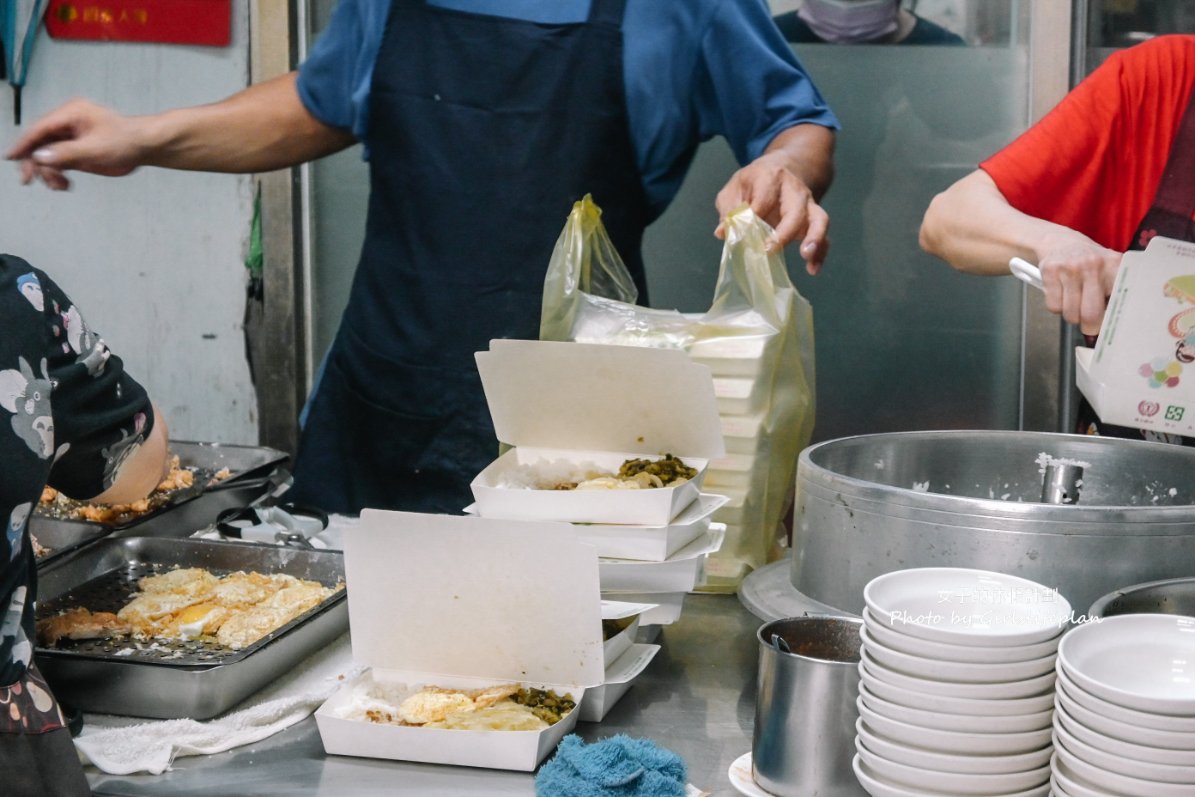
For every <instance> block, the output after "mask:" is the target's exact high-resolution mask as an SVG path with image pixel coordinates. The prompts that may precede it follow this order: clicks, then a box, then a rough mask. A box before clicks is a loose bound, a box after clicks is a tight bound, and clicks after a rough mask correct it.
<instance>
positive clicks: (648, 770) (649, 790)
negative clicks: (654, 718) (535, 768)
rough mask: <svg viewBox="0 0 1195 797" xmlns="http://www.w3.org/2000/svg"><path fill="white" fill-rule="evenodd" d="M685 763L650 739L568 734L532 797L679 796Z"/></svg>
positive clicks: (682, 796) (682, 790) (681, 795)
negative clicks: (596, 739)
mask: <svg viewBox="0 0 1195 797" xmlns="http://www.w3.org/2000/svg"><path fill="white" fill-rule="evenodd" d="M687 782H688V774H687V772H686V770H685V762H684V761H682V760H681V757H680V756H678V755H677V754H676V753H674V752H672V751H671V750H665V749H664V748H662V747H659V746H657V745H656V744H655V742H653V741H651V740H650V739H632V738H631V737H629V736H626V735H622V734H620V735H618V736H611V737H610V738H608V739H603V740H601V741H600V742H595V743H593V744H590V745H587V744H585V742H584V740H582V739H581V737H580V736H577V735H576V734H570V735H568V736H566V737H564V739H563V740H562V741H561V742H560V747H559V748H558V749H557V750H556V755H555V756H554V757H553V758H552V760H551V761H549V762H548V763H546V764H544V765H543V767H541V768H540V771H539V774H538V775H536V777H535V794H536V797H685V784H686V783H687Z"/></svg>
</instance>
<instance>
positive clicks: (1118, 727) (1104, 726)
mask: <svg viewBox="0 0 1195 797" xmlns="http://www.w3.org/2000/svg"><path fill="white" fill-rule="evenodd" d="M1054 699H1055V700H1056V701H1057V704H1058V710H1059V711H1065V712H1066V713H1067V714H1069V715H1070V716H1071V717H1072V718H1073V719H1075V720H1076V721H1078V722H1080V723H1082V724H1083V725H1084V726H1085V727H1087V728H1090V729H1092V730H1093V731H1098V732H1099V733H1102V734H1104V735H1105V736H1111V737H1112V738H1113V739H1120V740H1121V741H1125V742H1132V743H1133V744H1145V745H1149V746H1150V747H1157V748H1161V749H1163V750H1179V751H1183V750H1192V749H1195V734H1191V733H1176V732H1174V731H1162V730H1158V729H1157V728H1142V727H1139V726H1137V725H1131V724H1129V723H1127V722H1122V721H1120V720H1117V719H1112V718H1110V717H1107V716H1105V715H1103V714H1100V713H1098V712H1095V711H1092V710H1091V709H1089V708H1087V707H1086V706H1084V705H1082V704H1081V703H1079V702H1077V701H1076V700H1075V699H1074V698H1073V697H1071V695H1070V692H1069V691H1068V690H1067V689H1066V688H1065V687H1063V688H1061V689H1059V690H1058V691H1057V692H1056V693H1055V695H1054Z"/></svg>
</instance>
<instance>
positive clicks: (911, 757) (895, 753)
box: [855, 717, 1054, 775]
mask: <svg viewBox="0 0 1195 797" xmlns="http://www.w3.org/2000/svg"><path fill="white" fill-rule="evenodd" d="M855 733H856V735H857V737H858V739H859V740H860V741H861V742H863V745H864V746H865V747H866V748H867V749H869V750H871V751H872V752H873V753H875V754H876V755H881V756H883V757H884V758H887V759H888V760H889V761H895V762H896V763H898V764H906V765H908V766H911V767H921V768H923V769H936V770H938V771H939V772H963V773H968V774H972V775H999V774H1002V773H1010V772H1024V771H1026V770H1029V769H1037V768H1038V767H1042V766H1045V765H1047V764H1049V763H1050V756H1052V755H1053V753H1054V748H1053V747H1051V746H1050V745H1046V746H1045V747H1043V748H1041V749H1040V750H1033V751H1031V752H1028V753H1017V754H1014V755H956V754H953V753H939V752H936V751H934V750H926V749H925V748H922V747H912V746H910V745H908V744H902V743H901V742H897V741H895V740H893V739H889V738H888V737H887V736H884V735H883V734H881V733H877V732H876V731H874V730H872V729H871V728H870V727H868V725H867V723H865V722H864V721H863V718H862V717H860V718H859V719H857V720H855Z"/></svg>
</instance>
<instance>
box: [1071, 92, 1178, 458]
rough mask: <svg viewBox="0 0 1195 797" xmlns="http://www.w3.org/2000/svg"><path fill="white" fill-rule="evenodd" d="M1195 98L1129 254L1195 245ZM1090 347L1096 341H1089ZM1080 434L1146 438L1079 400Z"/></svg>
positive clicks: (1171, 438)
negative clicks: (1159, 242)
mask: <svg viewBox="0 0 1195 797" xmlns="http://www.w3.org/2000/svg"><path fill="white" fill-rule="evenodd" d="M1193 216H1195V94H1193V95H1192V97H1191V98H1189V99H1188V100H1187V109H1186V111H1185V112H1184V113H1183V118H1182V121H1181V122H1180V123H1179V128H1178V133H1177V135H1175V137H1174V141H1173V143H1171V145H1170V153H1169V155H1167V158H1166V168H1165V170H1164V171H1163V172H1162V180H1161V182H1159V183H1158V189H1157V191H1156V192H1155V193H1154V199H1153V204H1152V205H1151V206H1150V208H1149V210H1147V211H1146V212H1145V216H1144V217H1143V218H1142V219H1141V223H1140V224H1138V225H1137V229H1136V230H1134V231H1133V240H1132V241H1131V242H1130V244H1129V250H1130V251H1141V250H1143V249H1145V247H1146V245H1147V244H1149V242H1150V240H1151V239H1152V238H1154V237H1155V236H1158V235H1161V236H1163V237H1166V238H1174V239H1177V240H1179V241H1195V222H1193V221H1192V217H1193ZM1086 343H1087V345H1088V346H1093V345H1095V338H1094V337H1088V338H1086ZM1078 417H1079V422H1078V429H1077V430H1076V431H1078V432H1079V433H1080V434H1099V435H1104V436H1106V437H1125V438H1129V439H1133V440H1140V439H1142V438H1144V437H1145V436H1146V435H1145V433H1144V432H1143V431H1142V430H1140V429H1133V428H1129V427H1126V426H1114V425H1113V424H1109V423H1104V422H1103V421H1101V420H1100V419H1099V418H1098V417H1096V414H1095V410H1094V409H1092V407H1091V405H1090V404H1088V403H1087V400H1086V399H1084V398H1082V397H1080V402H1079V414H1078ZM1165 442H1170V443H1178V444H1181V445H1186V446H1195V438H1191V437H1180V436H1178V435H1169V436H1168V439H1167V440H1165Z"/></svg>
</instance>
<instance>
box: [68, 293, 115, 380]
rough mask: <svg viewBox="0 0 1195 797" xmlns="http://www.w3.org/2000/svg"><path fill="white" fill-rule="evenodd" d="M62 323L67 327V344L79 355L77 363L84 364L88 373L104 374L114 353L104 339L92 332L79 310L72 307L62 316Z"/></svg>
mask: <svg viewBox="0 0 1195 797" xmlns="http://www.w3.org/2000/svg"><path fill="white" fill-rule="evenodd" d="M62 322H63V324H64V325H65V326H66V342H67V344H68V345H69V346H70V348H71V351H73V352H74V353H75V354H77V355H79V356H78V357H77V358H76V359H75V362H77V363H83V365H84V366H85V367H86V368H87V373H89V374H91V375H92V376H99V375H100V374H102V373H103V372H104V366H105V365H106V364H107V363H108V358H109V357H111V356H112V352H111V351H110V350H109V349H108V344H107V343H104V339H103V338H101V337H100V336H99V335H97V334H95V333H94V332H92V331H91V329H90V328H89V327H88V326H87V322H86V321H84V320H83V314H82V313H80V312H79V308H77V307H75V306H74V305H71V306H70V307H68V308H66V312H65V313H63V314H62Z"/></svg>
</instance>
